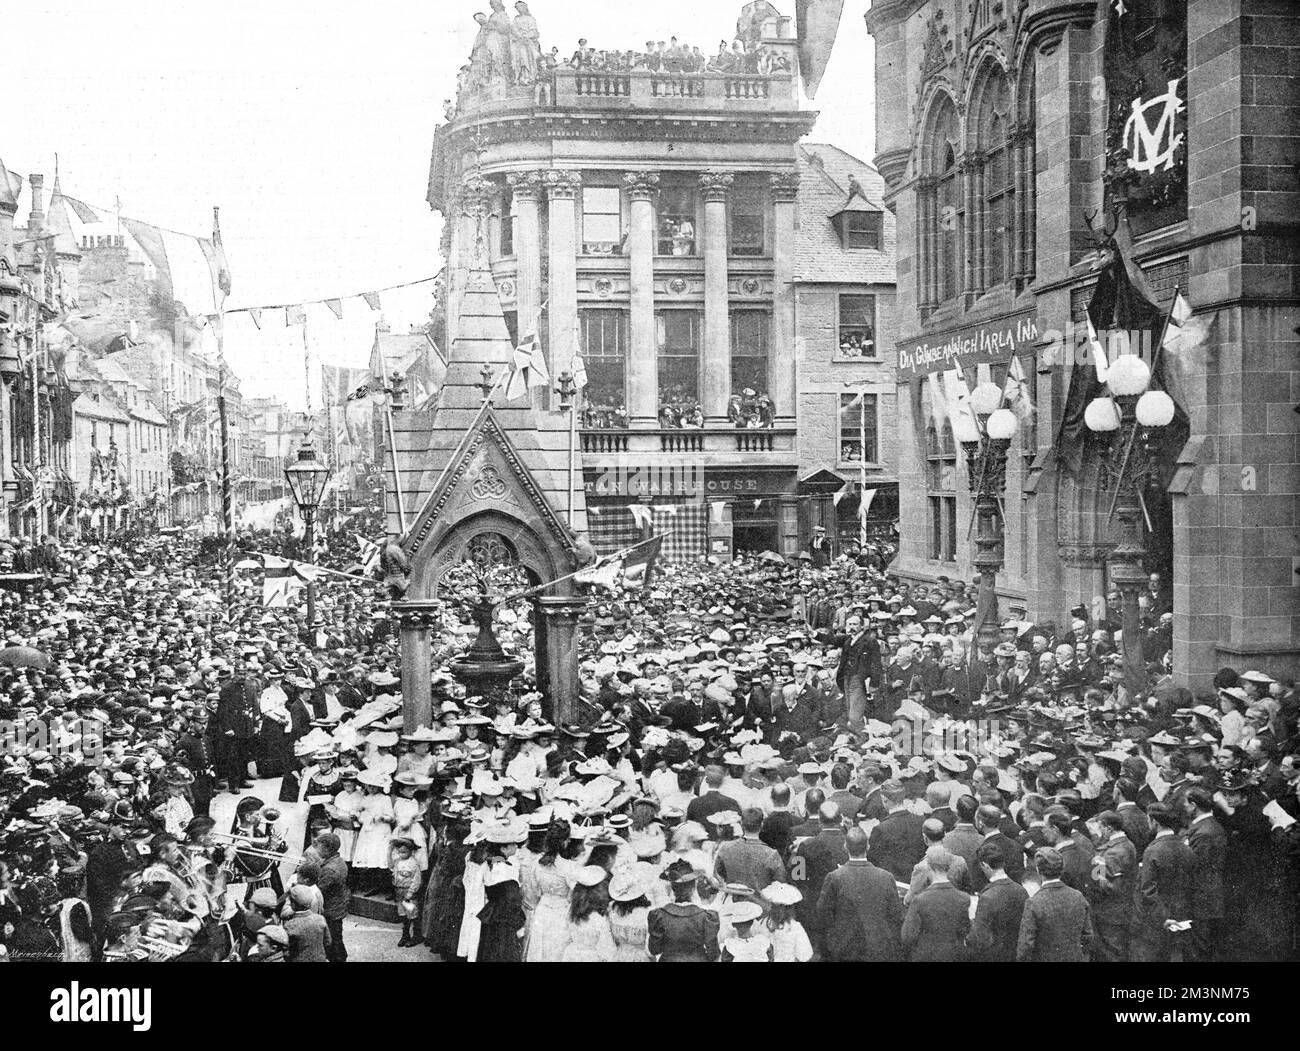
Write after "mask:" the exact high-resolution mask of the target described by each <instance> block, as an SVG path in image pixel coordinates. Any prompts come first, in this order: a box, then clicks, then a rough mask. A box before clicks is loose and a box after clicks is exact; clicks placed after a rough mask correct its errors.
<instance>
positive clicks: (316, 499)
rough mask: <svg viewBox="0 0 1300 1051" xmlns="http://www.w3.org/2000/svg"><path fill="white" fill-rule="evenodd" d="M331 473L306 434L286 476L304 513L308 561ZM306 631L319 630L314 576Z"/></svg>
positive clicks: (308, 583)
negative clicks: (318, 514) (317, 515)
mask: <svg viewBox="0 0 1300 1051" xmlns="http://www.w3.org/2000/svg"><path fill="white" fill-rule="evenodd" d="M329 476H330V469H329V467H328V466H326V465H325V464H323V463H321V462H320V461H319V460H318V459H316V450H315V449H314V448H313V447H312V444H311V438H310V437H307V438H304V439H303V443H302V446H301V447H300V448H299V449H298V459H296V460H294V461H293V462H292V463H291V464H289V466H287V467H286V468H285V469H284V477H285V478H286V479H287V480H288V482H289V491H290V492H291V493H292V494H293V502H294V503H295V504H297V505H298V513H299V514H301V515H302V526H303V541H304V546H305V547H306V549H307V558H306V561H308V562H310V561H311V560H312V558H313V557H314V552H315V547H316V543H315V541H316V509H317V508H318V507H320V503H321V500H322V499H323V498H324V496H325V483H326V482H328V481H329ZM307 631H308V634H309V635H314V634H315V631H316V584H315V582H314V581H311V580H309V581H307Z"/></svg>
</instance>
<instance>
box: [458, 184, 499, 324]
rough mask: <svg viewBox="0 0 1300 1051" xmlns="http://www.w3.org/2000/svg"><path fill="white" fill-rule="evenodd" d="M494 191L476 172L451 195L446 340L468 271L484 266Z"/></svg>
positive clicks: (467, 278) (486, 262) (485, 263)
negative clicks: (452, 231) (452, 254)
mask: <svg viewBox="0 0 1300 1051" xmlns="http://www.w3.org/2000/svg"><path fill="white" fill-rule="evenodd" d="M494 191H495V187H493V185H492V183H490V182H489V181H488V180H487V179H485V178H483V176H481V175H478V174H477V173H476V174H472V175H469V176H466V178H465V181H464V182H463V183H461V186H460V189H459V190H458V191H457V192H456V194H455V196H454V197H453V198H452V201H453V203H452V219H453V221H454V223H455V230H456V232H455V234H454V235H453V237H452V246H453V248H454V249H455V260H454V264H453V265H452V270H451V274H452V287H451V289H450V294H449V295H448V297H447V335H448V338H449V339H448V341H449V342H451V341H453V340H455V339H456V337H457V336H458V335H459V329H460V324H459V322H460V299H461V296H462V295H463V294H464V292H465V288H466V287H467V286H468V284H469V273H470V271H471V270H473V269H475V268H476V267H478V266H487V265H488V254H487V219H488V212H489V210H490V207H491V201H492V194H493V192H494Z"/></svg>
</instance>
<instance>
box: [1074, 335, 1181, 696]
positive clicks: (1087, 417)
mask: <svg viewBox="0 0 1300 1051" xmlns="http://www.w3.org/2000/svg"><path fill="white" fill-rule="evenodd" d="M1150 382H1151V370H1150V368H1148V367H1147V364H1146V362H1145V361H1143V360H1142V359H1141V358H1140V357H1138V356H1137V355H1136V354H1124V355H1122V356H1120V357H1119V358H1118V359H1117V360H1116V361H1115V362H1114V363H1113V364H1112V365H1111V366H1110V368H1109V370H1108V371H1107V376H1106V383H1107V385H1108V386H1109V387H1110V391H1111V394H1110V396H1105V397H1100V398H1095V399H1093V401H1092V402H1090V403H1089V404H1088V407H1087V409H1086V410H1085V411H1084V423H1085V424H1086V425H1087V427H1088V430H1090V431H1091V432H1092V433H1093V434H1096V435H1097V436H1098V437H1100V438H1102V440H1103V441H1104V442H1105V443H1106V445H1107V448H1108V451H1109V449H1110V448H1111V447H1112V446H1113V445H1114V444H1116V442H1115V439H1116V438H1118V439H1119V441H1118V445H1119V447H1120V448H1121V449H1122V450H1123V454H1122V457H1121V459H1120V460H1119V462H1118V463H1116V462H1115V460H1114V458H1113V457H1112V456H1109V455H1107V456H1104V457H1103V458H1102V475H1101V481H1102V485H1103V487H1108V486H1109V485H1110V484H1111V482H1112V481H1113V483H1114V484H1115V487H1116V489H1115V514H1116V516H1117V517H1118V518H1119V540H1118V541H1117V543H1116V544H1115V548H1114V550H1113V551H1112V552H1111V554H1110V559H1109V570H1110V580H1111V583H1113V584H1114V585H1115V587H1116V588H1118V589H1119V593H1120V599H1121V606H1122V610H1123V614H1122V621H1121V623H1122V629H1121V642H1122V644H1123V657H1124V685H1125V687H1126V688H1127V689H1128V691H1129V696H1130V698H1132V697H1134V696H1136V695H1137V693H1138V692H1139V691H1140V690H1141V689H1142V688H1143V685H1144V684H1145V682H1146V663H1145V661H1144V659H1143V655H1142V629H1141V619H1140V618H1141V614H1140V610H1139V607H1138V595H1139V594H1140V593H1141V591H1142V586H1143V584H1145V583H1146V579H1147V577H1146V571H1145V569H1144V568H1143V560H1144V559H1145V558H1146V544H1145V541H1144V539H1143V533H1142V523H1143V516H1144V513H1145V511H1144V504H1143V499H1142V492H1143V490H1145V489H1146V488H1147V487H1148V486H1149V485H1150V484H1151V483H1152V481H1153V480H1154V479H1155V477H1156V473H1157V464H1156V459H1155V456H1154V450H1155V445H1156V434H1157V433H1158V431H1159V429H1160V428H1162V427H1167V426H1168V425H1169V424H1170V423H1171V422H1172V421H1173V418H1174V402H1173V399H1172V398H1170V397H1169V395H1168V394H1166V393H1165V392H1164V391H1162V390H1147V387H1148V385H1149V384H1150Z"/></svg>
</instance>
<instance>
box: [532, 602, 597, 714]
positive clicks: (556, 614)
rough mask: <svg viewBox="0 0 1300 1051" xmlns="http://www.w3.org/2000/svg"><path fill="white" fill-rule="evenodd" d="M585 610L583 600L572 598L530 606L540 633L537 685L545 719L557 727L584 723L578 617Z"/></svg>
mask: <svg viewBox="0 0 1300 1051" xmlns="http://www.w3.org/2000/svg"><path fill="white" fill-rule="evenodd" d="M586 607H587V600H586V598H577V597H574V596H560V597H545V596H544V597H541V598H538V599H535V600H534V602H533V610H534V614H533V617H534V624H535V625H537V627H538V628H540V629H541V630H538V631H537V632H536V637H537V640H538V649H537V683H538V687H539V688H540V689H541V691H542V696H543V698H544V704H545V710H546V713H547V716H548V718H550V719H551V721H552V722H554V723H555V724H556V725H557V726H563V725H565V724H566V723H576V722H582V721H583V720H582V717H581V711H582V709H581V705H580V704H579V703H578V696H579V694H578V616H579V615H580V614H581V613H582V611H583V610H584V609H585V608H586ZM543 622H544V623H545V627H542V624H543ZM588 721H590V720H588Z"/></svg>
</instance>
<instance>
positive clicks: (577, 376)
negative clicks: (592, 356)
mask: <svg viewBox="0 0 1300 1051" xmlns="http://www.w3.org/2000/svg"><path fill="white" fill-rule="evenodd" d="M572 371H573V386H574V389H576V390H577V391H578V392H579V393H581V392H582V390H583V389H584V388H585V387H586V386H587V363H586V362H585V361H583V360H582V355H581V354H575V355H573V369H572Z"/></svg>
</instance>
